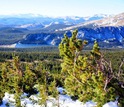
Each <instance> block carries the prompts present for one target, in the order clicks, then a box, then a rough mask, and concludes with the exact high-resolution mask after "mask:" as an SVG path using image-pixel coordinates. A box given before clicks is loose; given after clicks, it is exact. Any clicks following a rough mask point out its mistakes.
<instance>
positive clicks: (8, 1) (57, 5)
mask: <svg viewBox="0 0 124 107" xmlns="http://www.w3.org/2000/svg"><path fill="white" fill-rule="evenodd" d="M122 12H124V0H0V14H26V13H33V14H41V15H47V16H91V15H94V14H118V13H122Z"/></svg>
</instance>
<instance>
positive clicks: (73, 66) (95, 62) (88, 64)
mask: <svg viewBox="0 0 124 107" xmlns="http://www.w3.org/2000/svg"><path fill="white" fill-rule="evenodd" d="M77 34H78V31H77V30H75V31H73V32H72V37H70V38H68V36H67V35H66V34H65V35H64V38H63V40H62V41H61V43H60V45H59V50H60V56H61V57H62V59H63V63H62V64H61V67H62V72H64V73H63V74H64V75H65V88H66V90H67V91H68V94H70V95H71V96H75V97H76V98H78V99H79V100H80V101H82V102H87V101H89V100H93V101H95V102H97V106H98V107H101V106H102V105H103V104H104V103H106V102H108V101H113V100H115V98H116V93H115V88H113V87H112V86H111V85H108V84H109V83H110V81H111V79H112V78H111V76H112V74H111V73H110V69H109V66H107V65H106V63H105V60H104V58H103V56H102V54H101V52H100V48H99V46H98V43H97V42H96V41H95V42H94V46H93V50H92V51H91V55H90V56H88V55H84V56H82V55H81V54H80V53H81V51H82V49H83V47H84V45H85V44H86V43H87V42H86V41H82V40H80V39H78V38H77Z"/></svg>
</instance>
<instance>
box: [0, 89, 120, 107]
mask: <svg viewBox="0 0 124 107" xmlns="http://www.w3.org/2000/svg"><path fill="white" fill-rule="evenodd" d="M58 91H59V92H60V95H59V105H60V107H95V106H96V103H94V102H92V101H89V102H86V103H85V104H83V103H82V102H80V101H78V100H76V101H73V100H72V99H71V97H70V96H68V95H64V94H63V91H65V89H63V88H62V87H59V88H58ZM39 100H40V98H39V97H38V94H36V95H31V96H30V97H29V98H28V97H27V94H26V93H24V94H23V95H22V96H21V105H22V107H44V106H40V105H39V104H38V101H39ZM57 102H58V101H57V100H56V99H54V98H52V97H49V100H48V101H47V107H57ZM7 105H9V106H7ZM0 107H15V100H14V95H13V94H8V93H5V96H4V98H3V104H2V105H1V106H0ZM103 107H118V106H117V101H115V102H109V103H106V104H105V105H103Z"/></svg>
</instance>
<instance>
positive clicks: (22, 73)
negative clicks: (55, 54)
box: [0, 56, 58, 107]
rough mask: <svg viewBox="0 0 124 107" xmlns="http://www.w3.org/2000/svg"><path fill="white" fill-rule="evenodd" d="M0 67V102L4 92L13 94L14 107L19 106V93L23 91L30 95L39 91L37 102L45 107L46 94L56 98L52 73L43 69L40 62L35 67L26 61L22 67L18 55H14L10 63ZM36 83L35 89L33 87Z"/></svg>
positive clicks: (56, 92) (56, 93)
mask: <svg viewBox="0 0 124 107" xmlns="http://www.w3.org/2000/svg"><path fill="white" fill-rule="evenodd" d="M0 67H1V69H0V104H2V99H3V97H4V93H5V92H9V93H13V94H14V99H15V106H16V107H21V95H22V94H23V93H24V92H25V93H27V94H28V96H30V95H32V94H34V93H35V94H36V93H37V92H38V91H39V94H40V96H39V97H40V101H39V102H40V104H41V105H45V106H46V107H47V103H46V102H47V100H48V96H53V97H56V98H58V97H57V96H58V91H57V88H56V81H55V79H54V75H51V74H50V72H49V71H47V70H46V69H44V68H43V66H42V64H41V63H39V64H38V65H37V66H35V67H34V66H32V65H31V64H28V63H27V64H25V65H23V68H22V65H21V62H20V61H19V58H18V56H14V57H13V60H12V62H11V63H9V62H8V63H3V64H2V65H1V66H0ZM36 84H38V89H37V90H36V89H35V88H34V86H35V85H36Z"/></svg>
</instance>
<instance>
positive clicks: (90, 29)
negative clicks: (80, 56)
mask: <svg viewBox="0 0 124 107" xmlns="http://www.w3.org/2000/svg"><path fill="white" fill-rule="evenodd" d="M74 29H78V31H79V33H78V38H80V39H82V40H88V43H89V44H88V45H87V46H91V45H92V44H93V42H94V41H95V40H97V41H98V42H99V44H100V46H101V47H104V48H112V47H121V48H123V47H124V13H121V14H118V15H104V14H100V15H94V16H91V17H78V16H71V17H48V16H42V15H33V14H21V15H11V16H6V15H0V38H1V39H0V45H8V44H14V43H16V44H17V43H20V44H40V45H58V44H59V43H60V41H61V39H62V38H63V34H64V33H67V35H68V36H70V35H71V32H72V30H74Z"/></svg>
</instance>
